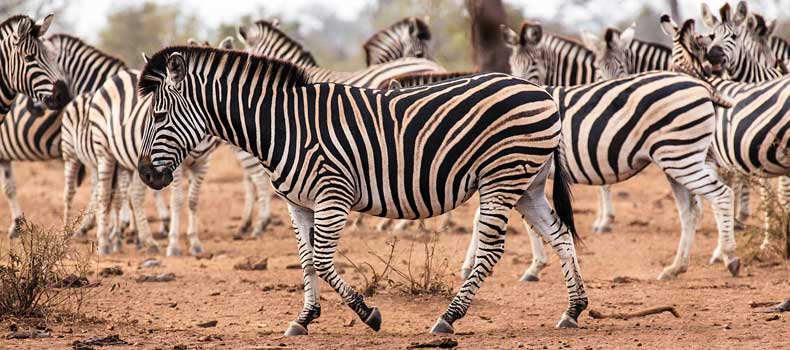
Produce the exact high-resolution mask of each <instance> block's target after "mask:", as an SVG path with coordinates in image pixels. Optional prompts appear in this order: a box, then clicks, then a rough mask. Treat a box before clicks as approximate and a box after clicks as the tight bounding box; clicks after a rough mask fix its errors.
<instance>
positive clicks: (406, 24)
mask: <svg viewBox="0 0 790 350" xmlns="http://www.w3.org/2000/svg"><path fill="white" fill-rule="evenodd" d="M430 40H431V30H430V28H429V27H428V24H427V23H426V22H425V21H423V20H421V19H419V18H417V17H406V18H404V19H402V20H400V21H398V22H396V23H394V24H393V25H391V26H389V27H388V28H386V29H383V30H380V31H378V32H376V33H375V34H373V35H372V36H371V37H370V38H369V39H368V40H367V41H366V42H365V44H363V45H362V48H363V49H364V50H365V62H366V63H367V65H368V66H372V65H375V64H380V63H387V62H391V61H394V60H397V59H399V58H404V57H417V58H427V59H431V57H432V55H431V52H430V48H429V45H428V42H429V41H430Z"/></svg>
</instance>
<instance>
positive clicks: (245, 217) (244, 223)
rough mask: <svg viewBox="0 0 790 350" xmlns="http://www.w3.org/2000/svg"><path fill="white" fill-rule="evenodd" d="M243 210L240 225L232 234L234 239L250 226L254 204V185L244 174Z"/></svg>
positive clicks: (245, 232)
mask: <svg viewBox="0 0 790 350" xmlns="http://www.w3.org/2000/svg"><path fill="white" fill-rule="evenodd" d="M242 184H243V185H244V211H242V214H241V225H239V228H238V229H237V230H236V234H235V235H233V237H234V239H241V238H242V237H244V235H246V234H247V232H249V231H250V228H251V227H252V209H253V207H254V206H255V186H253V184H252V180H251V179H250V177H249V176H247V175H246V174H245V175H244V182H243V183H242Z"/></svg>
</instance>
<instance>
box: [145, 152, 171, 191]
mask: <svg viewBox="0 0 790 350" xmlns="http://www.w3.org/2000/svg"><path fill="white" fill-rule="evenodd" d="M137 173H138V174H139V176H140V180H143V183H145V184H146V185H147V186H148V187H151V188H153V189H155V190H161V189H163V188H165V187H167V185H169V184H170V183H171V182H173V172H172V171H171V170H170V169H164V170H163V171H158V170H156V168H155V167H154V165H153V163H151V158H150V157H140V162H139V163H138V164H137Z"/></svg>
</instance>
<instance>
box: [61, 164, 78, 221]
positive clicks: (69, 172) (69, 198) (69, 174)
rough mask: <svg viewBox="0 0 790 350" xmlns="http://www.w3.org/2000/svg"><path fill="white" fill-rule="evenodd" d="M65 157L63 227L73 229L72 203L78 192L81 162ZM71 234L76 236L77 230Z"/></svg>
mask: <svg viewBox="0 0 790 350" xmlns="http://www.w3.org/2000/svg"><path fill="white" fill-rule="evenodd" d="M63 158H64V159H65V161H64V163H63V227H66V228H68V229H71V228H72V226H71V225H72V222H71V205H72V202H73V201H74V194H76V193H77V173H78V171H79V167H80V162H79V161H78V160H76V159H71V158H70V157H65V156H64V157H63ZM70 234H71V235H72V236H74V235H76V232H71V233H70Z"/></svg>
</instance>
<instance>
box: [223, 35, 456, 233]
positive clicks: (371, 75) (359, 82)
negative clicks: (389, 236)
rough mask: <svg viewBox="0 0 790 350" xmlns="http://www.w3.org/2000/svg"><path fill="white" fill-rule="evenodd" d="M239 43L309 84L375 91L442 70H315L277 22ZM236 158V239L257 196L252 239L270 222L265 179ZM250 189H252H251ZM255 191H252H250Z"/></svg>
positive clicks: (250, 161) (244, 157)
mask: <svg viewBox="0 0 790 350" xmlns="http://www.w3.org/2000/svg"><path fill="white" fill-rule="evenodd" d="M239 39H240V40H241V41H242V42H243V43H245V45H246V46H247V51H248V52H250V53H254V54H258V55H263V56H267V57H272V58H278V59H282V60H285V61H288V62H291V63H294V64H296V65H298V66H300V67H302V68H303V69H304V70H305V72H306V75H307V76H308V77H309V78H310V81H311V82H335V83H343V84H348V85H352V86H358V87H367V88H376V87H378V86H380V85H381V84H385V83H388V82H389V80H390V79H391V78H393V77H395V76H397V75H401V74H406V73H415V72H441V71H444V69H443V68H442V67H441V66H439V65H438V64H436V63H434V62H432V61H429V60H426V59H416V58H401V59H396V60H394V61H391V62H387V63H383V64H377V65H373V66H370V67H368V68H367V69H364V70H360V71H357V72H352V73H345V72H336V71H332V70H328V69H324V68H319V67H318V63H316V60H315V59H314V58H313V56H312V55H311V54H310V52H309V51H307V50H305V49H304V47H303V46H302V45H301V44H300V43H298V42H297V41H296V40H294V39H292V38H291V37H289V36H288V35H287V34H285V33H284V32H283V31H282V30H281V29H280V28H279V22H278V21H276V20H274V21H265V20H259V21H256V22H255V23H253V24H252V25H250V26H247V27H244V26H242V27H240V28H239ZM235 151H236V157H237V158H238V159H239V162H240V163H241V164H242V168H243V169H244V173H245V176H244V186H245V206H244V208H245V209H244V212H243V215H242V224H241V226H240V228H239V230H238V232H237V233H236V236H241V235H243V234H245V233H246V232H247V231H248V230H249V228H250V226H251V225H250V223H251V213H252V210H253V209H252V206H253V205H252V204H253V203H254V202H255V199H254V198H253V196H254V195H255V194H257V196H256V197H257V203H258V208H259V209H258V210H259V213H258V219H257V221H256V224H255V225H254V230H253V232H252V237H258V236H260V235H261V234H262V233H263V232H264V230H265V228H266V226H267V224H268V223H269V222H270V214H269V212H270V209H269V208H270V206H269V200H270V198H271V194H270V193H269V180H268V179H269V178H268V176H267V175H266V174H265V171H264V169H263V167H262V166H261V165H260V164H258V163H259V162H258V160H257V158H256V157H254V156H252V155H250V154H248V153H247V152H244V151H242V150H240V149H235ZM253 185H254V186H253ZM252 187H255V189H256V191H255V192H253V191H250V189H251V188H252ZM391 223H392V221H391V220H387V219H385V220H383V221H381V223H380V224H379V225H378V227H377V229H378V230H379V231H384V230H385V229H386V228H387V227H389V225H390V224H391ZM449 223H450V218H449V214H448V216H446V217H445V221H444V225H449ZM361 224H362V216H359V217H358V219H357V220H356V221H355V222H354V225H355V226H357V225H361ZM406 225H408V222H405V223H401V224H400V225H398V226H396V228H395V229H396V230H401V229H404V228H405V226H406Z"/></svg>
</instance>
